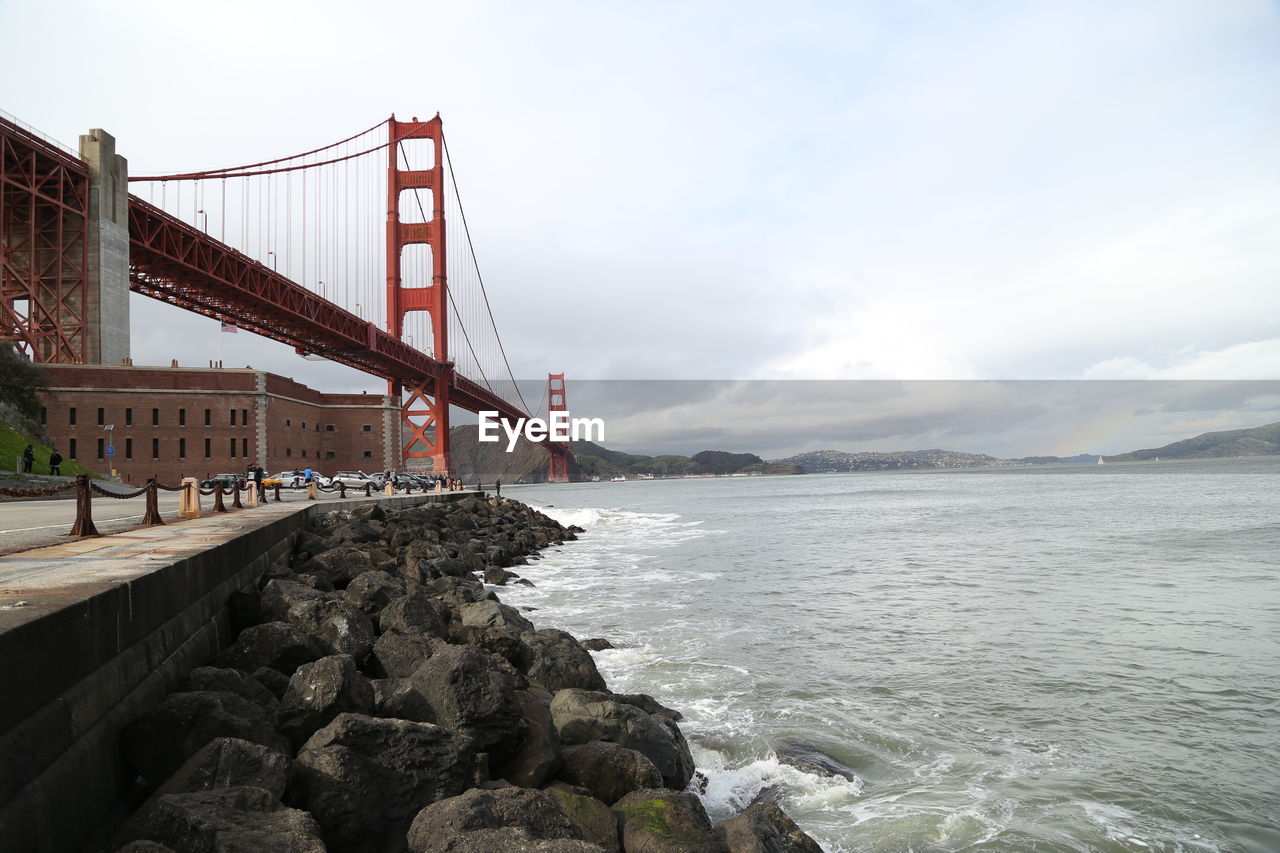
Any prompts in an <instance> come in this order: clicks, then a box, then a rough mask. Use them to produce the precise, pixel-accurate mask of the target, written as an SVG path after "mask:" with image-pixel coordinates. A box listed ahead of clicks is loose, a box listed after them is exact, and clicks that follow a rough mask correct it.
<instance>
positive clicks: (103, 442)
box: [98, 438, 107, 459]
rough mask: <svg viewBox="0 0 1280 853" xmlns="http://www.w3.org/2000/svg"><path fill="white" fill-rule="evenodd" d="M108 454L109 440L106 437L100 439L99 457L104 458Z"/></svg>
mask: <svg viewBox="0 0 1280 853" xmlns="http://www.w3.org/2000/svg"><path fill="white" fill-rule="evenodd" d="M106 455H107V440H106V439H105V438H100V439H98V458H99V459H102V458H103V457H104V456H106Z"/></svg>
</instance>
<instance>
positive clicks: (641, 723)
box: [551, 688, 693, 791]
mask: <svg viewBox="0 0 1280 853" xmlns="http://www.w3.org/2000/svg"><path fill="white" fill-rule="evenodd" d="M551 717H552V719H553V720H554V721H555V724H556V730H557V731H558V732H559V733H560V740H561V741H562V742H563V743H566V744H584V743H590V742H591V741H593V740H603V741H609V742H611V743H616V744H620V745H622V746H625V747H627V748H628V749H634V750H635V751H636V752H639V753H641V754H642V755H644V756H645V757H646V758H648V759H649V760H650V761H652V762H653V764H654V766H655V767H657V768H658V772H659V773H661V774H662V780H663V785H664V786H665V787H667V788H674V789H675V790H677V791H680V790H684V788H685V786H686V785H688V784H689V780H690V779H691V778H693V756H692V755H691V754H690V752H689V744H688V742H687V741H686V740H685V738H684V734H683V733H681V731H680V728H679V726H677V725H676V723H675V721H673V720H670V719H667V718H665V717H659V716H655V715H653V714H649V713H647V712H645V711H642V710H641V709H640V708H637V707H636V706H635V705H631V704H629V703H627V702H619V701H618V700H617V699H616V698H615V697H613V696H612V695H610V694H608V693H598V692H594V691H590V690H578V689H576V688H571V689H568V690H561V691H559V692H558V693H556V695H555V697H554V698H553V699H552V700H551Z"/></svg>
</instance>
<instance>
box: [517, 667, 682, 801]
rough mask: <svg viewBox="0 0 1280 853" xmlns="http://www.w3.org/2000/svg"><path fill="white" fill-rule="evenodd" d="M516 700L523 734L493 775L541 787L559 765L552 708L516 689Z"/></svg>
mask: <svg viewBox="0 0 1280 853" xmlns="http://www.w3.org/2000/svg"><path fill="white" fill-rule="evenodd" d="M516 699H517V700H518V701H519V703H520V716H521V717H522V718H523V720H524V735H523V736H522V738H521V740H520V745H519V746H517V747H516V748H515V749H514V750H512V751H511V752H510V753H509V754H507V755H504V756H501V757H500V759H499V761H497V762H496V763H495V766H494V769H493V774H494V776H496V777H497V778H500V779H506V780H507V781H508V782H510V783H511V784H513V785H519V786H520V787H522V788H540V787H542V784H543V783H544V782H545V781H547V779H549V778H551V776H552V775H553V774H554V773H555V772H556V770H557V769H558V768H559V766H560V736H559V735H558V734H557V733H556V727H555V723H554V722H552V720H551V711H550V710H549V709H548V708H547V706H546V705H544V704H543V703H542V702H540V701H539V700H538V699H537V697H535V696H534V694H533V693H531V692H530V691H528V690H520V691H517V692H516ZM654 772H655V773H656V772H657V771H654ZM659 778H661V777H659ZM609 802H613V801H612V800H610V801H609Z"/></svg>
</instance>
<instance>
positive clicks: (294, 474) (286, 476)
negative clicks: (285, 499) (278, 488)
mask: <svg viewBox="0 0 1280 853" xmlns="http://www.w3.org/2000/svg"><path fill="white" fill-rule="evenodd" d="M274 476H275V477H279V478H280V484H281V485H282V486H287V487H288V488H290V489H305V488H306V486H307V475H306V473H305V472H304V471H301V470H297V469H295V470H293V471H281V472H280V473H279V474H275V475H274ZM311 477H312V479H314V480H315V481H316V484H317V485H320V486H324V487H325V488H328V487H329V486H330V485H331V484H332V481H331V480H330V479H329V478H328V477H326V476H325V475H324V474H321V473H320V472H319V471H312V472H311Z"/></svg>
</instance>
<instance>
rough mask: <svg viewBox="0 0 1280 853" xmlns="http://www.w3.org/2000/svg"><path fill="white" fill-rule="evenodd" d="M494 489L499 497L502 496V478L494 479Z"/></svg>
mask: <svg viewBox="0 0 1280 853" xmlns="http://www.w3.org/2000/svg"><path fill="white" fill-rule="evenodd" d="M493 491H494V494H495V495H496V496H497V497H502V481H501V480H494V481H493Z"/></svg>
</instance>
